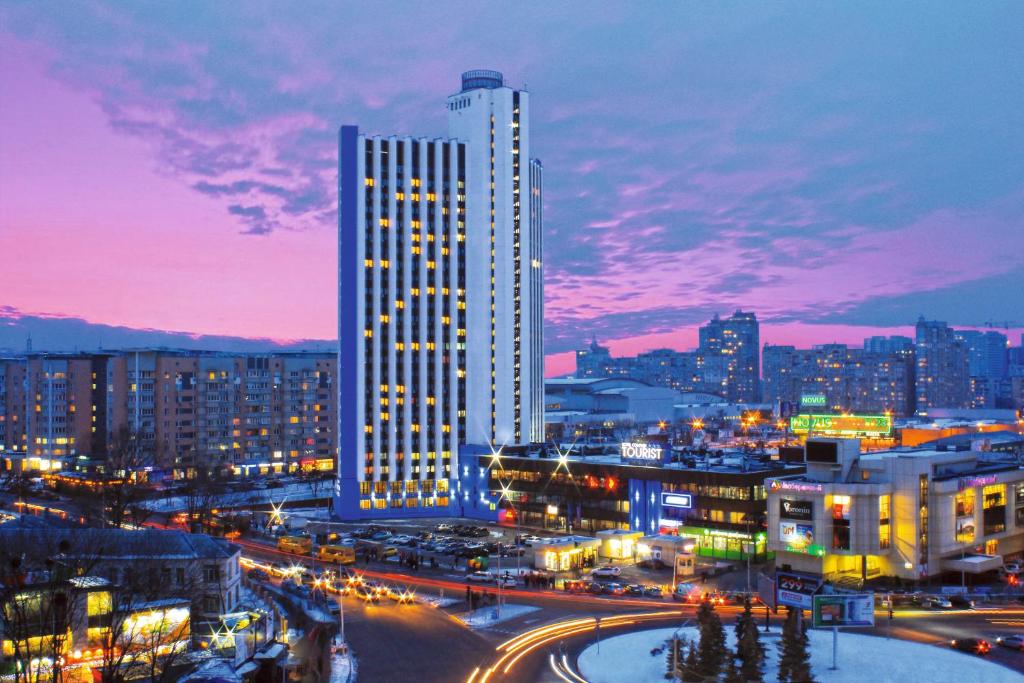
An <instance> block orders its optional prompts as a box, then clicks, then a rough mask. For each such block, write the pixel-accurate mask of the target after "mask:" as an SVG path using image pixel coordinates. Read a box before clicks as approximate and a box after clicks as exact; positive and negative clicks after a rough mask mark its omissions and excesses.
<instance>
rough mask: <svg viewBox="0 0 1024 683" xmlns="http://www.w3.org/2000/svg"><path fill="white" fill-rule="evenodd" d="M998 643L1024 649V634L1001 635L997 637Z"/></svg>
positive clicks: (1002, 645)
mask: <svg viewBox="0 0 1024 683" xmlns="http://www.w3.org/2000/svg"><path fill="white" fill-rule="evenodd" d="M996 645H999V646H1000V647H1008V648H1010V649H1011V650H1024V636H1022V635H1020V634H1017V633H1014V634H1013V635H1009V636H1000V637H998V638H996Z"/></svg>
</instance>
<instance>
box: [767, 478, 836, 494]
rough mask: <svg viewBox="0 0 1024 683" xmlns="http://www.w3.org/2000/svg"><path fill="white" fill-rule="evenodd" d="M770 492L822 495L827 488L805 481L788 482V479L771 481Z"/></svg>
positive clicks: (769, 484) (769, 483)
mask: <svg viewBox="0 0 1024 683" xmlns="http://www.w3.org/2000/svg"><path fill="white" fill-rule="evenodd" d="M768 490H769V491H799V492H801V493H822V492H823V491H824V490H825V487H824V486H823V485H822V484H810V483H808V482H805V481H788V480H786V479H769V480H768Z"/></svg>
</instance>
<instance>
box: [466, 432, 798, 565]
mask: <svg viewBox="0 0 1024 683" xmlns="http://www.w3.org/2000/svg"><path fill="white" fill-rule="evenodd" d="M621 451H622V454H621V455H619V454H616V455H593V456H558V455H557V454H554V453H552V454H551V455H550V457H545V454H538V453H536V452H534V453H528V452H527V451H525V450H516V449H503V450H502V451H501V453H500V454H497V455H495V454H492V453H491V452H490V450H489V449H483V450H481V449H478V448H474V447H464V448H463V449H462V450H461V451H460V460H459V462H460V472H459V480H458V483H457V485H456V487H457V491H456V496H457V499H458V500H459V502H460V508H461V509H460V511H461V514H462V515H464V516H467V517H473V518H477V519H481V520H487V521H492V522H497V523H500V524H506V525H516V524H519V525H521V526H523V527H530V528H544V529H550V530H562V531H566V532H573V533H575V532H584V533H595V532H598V531H601V530H604V529H629V530H633V531H638V532H642V533H643V534H648V535H649V534H658V533H671V534H679V535H683V536H692V537H696V538H697V539H698V541H697V548H696V551H697V554H698V555H702V556H705V557H714V558H720V559H731V560H741V559H746V557H747V555H750V557H751V558H752V559H753V560H754V561H764V560H766V559H768V557H769V549H768V548H767V533H766V531H767V526H766V524H767V511H766V507H765V505H766V501H767V491H766V489H765V480H766V479H768V478H772V477H788V476H795V475H798V474H801V473H803V471H804V466H803V463H802V462H800V463H795V464H794V463H783V462H779V461H778V460H773V459H772V458H771V456H768V455H755V454H741V453H734V454H733V453H726V454H722V455H719V456H718V457H714V456H712V457H705V456H699V455H695V454H674V453H673V451H672V449H671V448H669V447H668V446H667V445H666V444H663V443H655V442H651V443H640V442H638V443H624V444H622V445H621Z"/></svg>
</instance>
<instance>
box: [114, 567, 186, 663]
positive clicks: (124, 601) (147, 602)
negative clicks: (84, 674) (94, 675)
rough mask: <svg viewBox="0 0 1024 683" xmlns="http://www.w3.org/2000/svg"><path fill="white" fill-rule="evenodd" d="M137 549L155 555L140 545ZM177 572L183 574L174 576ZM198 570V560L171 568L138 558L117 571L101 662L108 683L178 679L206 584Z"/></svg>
mask: <svg viewBox="0 0 1024 683" xmlns="http://www.w3.org/2000/svg"><path fill="white" fill-rule="evenodd" d="M153 550H159V549H158V548H154V549H153ZM132 552H133V554H134V555H136V556H143V557H144V556H146V555H147V554H149V553H147V552H146V551H145V549H139V548H134V549H133V551H132ZM153 554H154V555H159V553H153ZM172 571H174V572H175V573H177V576H174V577H172V575H171V572H172ZM115 572H117V570H116V569H114V571H112V572H111V573H112V574H113V573H115ZM197 572H198V570H197V568H196V564H195V563H191V564H189V565H187V566H180V567H169V566H167V564H166V562H165V561H164V560H163V559H149V560H147V559H143V560H135V561H133V562H132V564H131V566H125V567H123V568H122V569H121V571H120V572H117V573H119V576H118V580H117V581H116V583H114V585H113V586H112V591H111V602H110V617H109V622H110V627H109V631H107V633H106V636H105V638H106V642H105V643H104V647H103V662H102V665H101V667H100V679H101V681H102V683H122V682H123V681H126V680H132V679H140V678H141V679H145V680H148V681H150V682H156V683H163V682H167V683H170V681H173V680H177V672H178V669H179V666H180V665H181V664H182V659H183V658H184V656H185V655H186V654H187V652H188V650H189V639H190V630H191V623H190V621H191V620H190V607H191V602H192V596H194V595H195V594H196V592H197V590H198V588H199V586H200V577H199V575H198V573H197Z"/></svg>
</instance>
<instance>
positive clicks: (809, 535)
mask: <svg viewBox="0 0 1024 683" xmlns="http://www.w3.org/2000/svg"><path fill="white" fill-rule="evenodd" d="M779 540H780V541H782V542H783V543H785V544H786V545H787V546H789V547H790V549H792V550H802V549H804V548H806V547H807V546H809V545H811V544H812V543H814V527H813V526H812V525H810V524H797V523H796V522H779Z"/></svg>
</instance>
